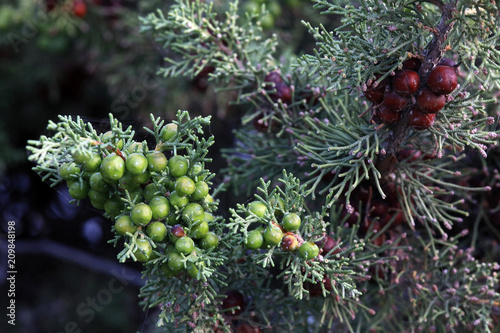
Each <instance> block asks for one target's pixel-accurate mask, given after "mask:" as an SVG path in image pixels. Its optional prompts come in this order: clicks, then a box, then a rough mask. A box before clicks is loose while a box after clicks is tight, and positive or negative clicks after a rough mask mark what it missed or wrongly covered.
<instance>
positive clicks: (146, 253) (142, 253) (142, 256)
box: [134, 239, 153, 262]
mask: <svg viewBox="0 0 500 333" xmlns="http://www.w3.org/2000/svg"><path fill="white" fill-rule="evenodd" d="M137 247H138V248H137V250H135V251H134V255H135V257H136V258H137V261H140V262H146V261H148V260H149V259H150V258H151V255H152V254H153V247H152V246H151V244H149V242H148V241H147V240H146V239H138V240H137Z"/></svg>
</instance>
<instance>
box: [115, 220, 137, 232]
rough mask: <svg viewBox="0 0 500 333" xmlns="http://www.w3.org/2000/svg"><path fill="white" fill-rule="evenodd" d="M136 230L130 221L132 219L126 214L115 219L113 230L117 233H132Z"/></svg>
mask: <svg viewBox="0 0 500 333" xmlns="http://www.w3.org/2000/svg"><path fill="white" fill-rule="evenodd" d="M136 230H137V227H136V226H135V225H134V222H132V219H131V218H130V216H128V215H123V216H121V217H120V218H119V219H117V220H116V221H115V231H116V232H117V233H118V234H119V235H122V236H124V235H126V234H127V232H129V233H131V234H133V233H134V232H135V231H136Z"/></svg>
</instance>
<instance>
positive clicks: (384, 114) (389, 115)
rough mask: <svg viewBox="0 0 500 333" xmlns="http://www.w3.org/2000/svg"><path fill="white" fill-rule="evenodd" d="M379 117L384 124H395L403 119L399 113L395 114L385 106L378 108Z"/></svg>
mask: <svg viewBox="0 0 500 333" xmlns="http://www.w3.org/2000/svg"><path fill="white" fill-rule="evenodd" d="M377 115H378V116H379V117H380V120H382V122H383V123H384V124H391V123H394V122H396V121H398V120H399V119H400V118H401V114H400V113H399V112H394V111H392V110H390V109H389V108H388V107H387V106H385V105H383V104H382V105H381V106H380V107H379V108H378V110H377Z"/></svg>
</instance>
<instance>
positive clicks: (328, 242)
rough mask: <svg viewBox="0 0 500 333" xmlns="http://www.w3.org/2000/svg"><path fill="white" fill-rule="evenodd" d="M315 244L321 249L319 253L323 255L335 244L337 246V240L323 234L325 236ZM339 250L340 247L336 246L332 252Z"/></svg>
mask: <svg viewBox="0 0 500 333" xmlns="http://www.w3.org/2000/svg"><path fill="white" fill-rule="evenodd" d="M316 245H318V247H319V248H320V249H321V250H322V252H321V253H322V254H323V255H326V254H327V253H329V252H330V251H331V250H333V249H334V248H335V246H337V242H336V241H335V240H334V239H333V238H332V237H330V236H325V238H323V239H322V240H321V241H319V242H318V243H316ZM339 252H340V249H339V248H337V249H335V251H333V252H332V254H336V253H339Z"/></svg>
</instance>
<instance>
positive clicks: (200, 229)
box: [191, 221, 209, 239]
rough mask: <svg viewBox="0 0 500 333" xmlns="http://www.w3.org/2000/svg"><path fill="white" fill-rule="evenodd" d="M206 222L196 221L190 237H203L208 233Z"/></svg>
mask: <svg viewBox="0 0 500 333" xmlns="http://www.w3.org/2000/svg"><path fill="white" fill-rule="evenodd" d="M208 230H209V227H208V223H207V222H206V221H199V222H196V223H195V225H194V227H193V228H192V229H191V237H193V238H194V239H202V238H205V237H206V235H207V234H208Z"/></svg>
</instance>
